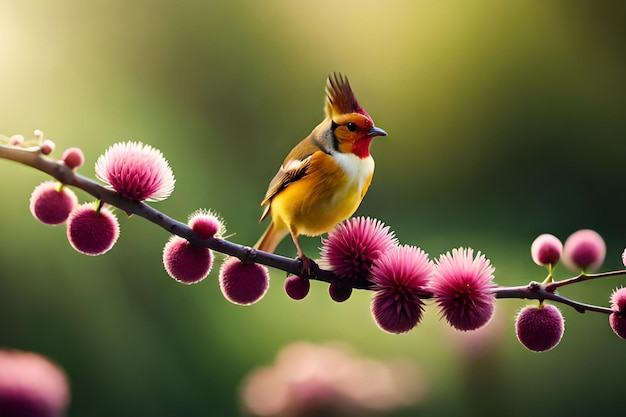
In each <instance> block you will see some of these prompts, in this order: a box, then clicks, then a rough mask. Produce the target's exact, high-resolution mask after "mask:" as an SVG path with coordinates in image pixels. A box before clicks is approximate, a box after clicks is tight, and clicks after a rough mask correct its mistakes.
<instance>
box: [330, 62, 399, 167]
mask: <svg viewBox="0 0 626 417" xmlns="http://www.w3.org/2000/svg"><path fill="white" fill-rule="evenodd" d="M326 119H327V120H330V129H331V132H332V137H333V139H334V141H335V149H337V150H338V151H340V152H344V153H353V154H355V155H357V156H358V157H360V158H366V157H368V156H369V154H370V153H369V146H370V143H371V141H372V139H373V138H374V137H376V136H386V135H387V132H385V131H384V130H382V129H380V128H378V127H376V126H374V121H373V120H372V118H371V117H370V115H369V114H367V112H366V111H365V110H363V108H362V107H361V106H360V105H359V103H358V102H357V101H356V97H355V96H354V93H353V92H352V88H350V83H349V82H348V78H347V77H345V76H343V75H341V74H338V73H333V74H331V75H329V76H328V81H327V82H326Z"/></svg>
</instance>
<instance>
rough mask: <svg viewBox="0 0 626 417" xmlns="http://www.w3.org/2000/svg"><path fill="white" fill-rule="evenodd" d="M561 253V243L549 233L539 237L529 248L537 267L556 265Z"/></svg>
mask: <svg viewBox="0 0 626 417" xmlns="http://www.w3.org/2000/svg"><path fill="white" fill-rule="evenodd" d="M562 252H563V244H562V243H561V241H560V240H559V239H558V238H557V237H556V236H554V235H551V234H549V233H544V234H542V235H539V236H538V237H537V238H536V239H535V240H534V241H533V243H532V245H531V246H530V254H531V256H532V258H533V261H534V262H535V263H536V264H537V265H539V266H545V265H552V266H554V265H556V264H557V263H558V262H559V259H560V258H561V253H562Z"/></svg>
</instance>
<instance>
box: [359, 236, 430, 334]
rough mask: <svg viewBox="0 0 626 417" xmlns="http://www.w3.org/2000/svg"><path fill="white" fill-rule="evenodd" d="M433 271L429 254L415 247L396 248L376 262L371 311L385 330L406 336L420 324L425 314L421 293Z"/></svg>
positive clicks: (372, 276)
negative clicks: (406, 333)
mask: <svg viewBox="0 0 626 417" xmlns="http://www.w3.org/2000/svg"><path fill="white" fill-rule="evenodd" d="M431 271H432V262H430V260H428V254H426V252H424V251H423V250H421V249H420V248H416V247H414V246H406V245H404V246H396V247H393V248H392V249H389V250H388V251H387V252H385V253H384V254H383V255H382V256H380V257H379V258H378V259H376V260H375V261H374V264H373V265H372V271H371V272H372V274H371V281H372V283H373V286H372V289H373V290H374V291H375V293H374V296H373V298H372V303H371V311H372V316H373V317H374V321H375V322H376V324H378V326H379V327H380V328H381V329H382V330H385V331H387V332H390V333H404V332H408V331H409V330H411V329H412V328H413V327H415V326H416V325H417V324H418V323H419V321H420V320H421V319H422V313H423V311H424V302H423V301H422V300H421V299H420V293H421V292H422V291H424V288H425V287H426V285H427V284H428V280H429V278H430V274H431Z"/></svg>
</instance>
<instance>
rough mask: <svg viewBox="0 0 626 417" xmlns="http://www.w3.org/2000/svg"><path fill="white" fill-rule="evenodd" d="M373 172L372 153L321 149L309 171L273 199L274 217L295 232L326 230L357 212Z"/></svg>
mask: <svg viewBox="0 0 626 417" xmlns="http://www.w3.org/2000/svg"><path fill="white" fill-rule="evenodd" d="M373 173H374V160H373V158H372V157H371V156H368V157H367V158H359V157H357V156H356V155H354V154H349V153H340V152H335V153H333V154H330V155H329V154H326V153H323V152H318V153H316V154H314V155H313V157H312V160H311V164H310V166H309V168H308V169H307V173H306V175H305V176H304V177H302V178H300V179H299V180H297V181H295V182H293V183H291V184H289V185H288V186H287V187H286V188H285V189H283V190H282V191H281V192H279V193H278V194H277V195H276V196H275V197H274V198H273V199H272V202H271V214H272V218H273V219H274V221H279V222H282V223H284V224H285V225H286V226H287V227H288V228H289V230H290V231H291V232H293V233H295V234H296V235H307V236H318V235H321V234H323V233H326V232H328V231H330V230H331V229H332V228H333V227H334V226H335V225H336V224H337V223H339V222H341V221H343V220H345V219H347V218H348V217H350V216H351V215H352V214H354V212H355V211H356V209H357V208H358V207H359V204H360V203H361V200H362V199H363V196H365V193H366V192H367V189H368V188H369V185H370V183H371V180H372V175H373Z"/></svg>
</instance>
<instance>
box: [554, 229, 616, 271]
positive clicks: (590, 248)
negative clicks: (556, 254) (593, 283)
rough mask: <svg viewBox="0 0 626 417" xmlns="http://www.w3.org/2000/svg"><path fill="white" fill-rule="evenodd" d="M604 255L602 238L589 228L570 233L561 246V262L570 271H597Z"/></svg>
mask: <svg viewBox="0 0 626 417" xmlns="http://www.w3.org/2000/svg"><path fill="white" fill-rule="evenodd" d="M605 256H606V244H605V243H604V239H602V236H600V235H599V234H598V233H597V232H595V231H593V230H589V229H583V230H579V231H577V232H574V233H572V234H571V235H570V237H568V238H567V240H566V241H565V245H564V246H563V263H564V264H565V266H567V267H568V268H569V269H571V270H572V271H580V270H582V271H585V272H593V271H597V270H598V269H599V268H600V267H601V266H602V263H603V262H604V257H605Z"/></svg>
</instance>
